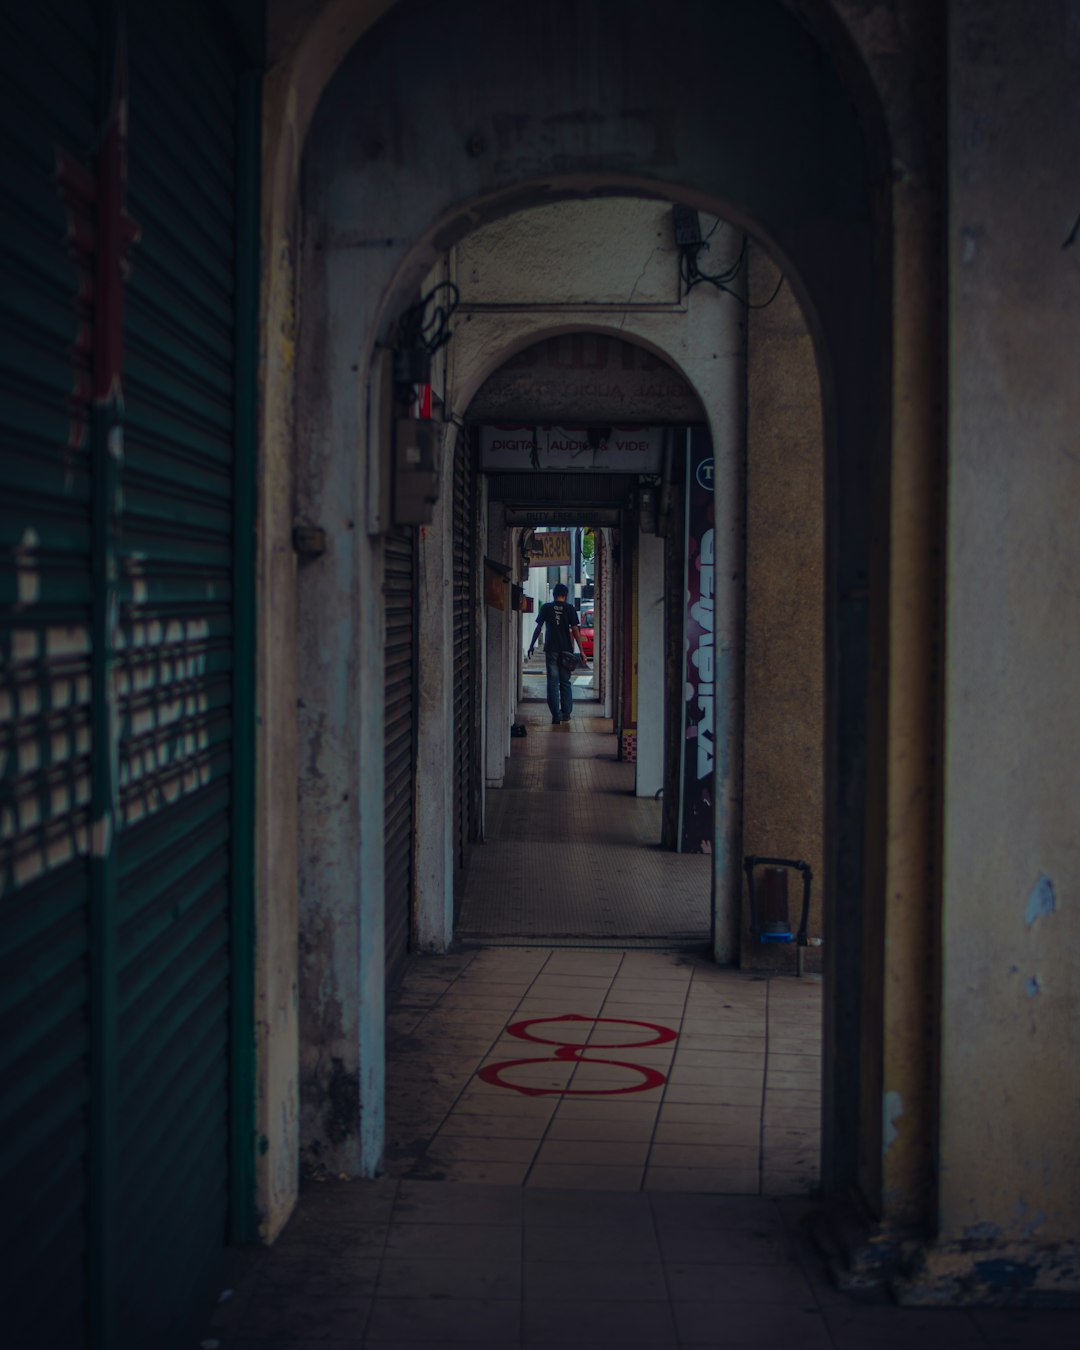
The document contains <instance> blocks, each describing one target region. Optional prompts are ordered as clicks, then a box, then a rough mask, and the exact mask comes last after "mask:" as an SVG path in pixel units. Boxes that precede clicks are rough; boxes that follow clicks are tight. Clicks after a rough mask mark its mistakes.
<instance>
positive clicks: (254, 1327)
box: [243, 1291, 373, 1342]
mask: <svg viewBox="0 0 1080 1350" xmlns="http://www.w3.org/2000/svg"><path fill="white" fill-rule="evenodd" d="M372 1304H373V1300H372V1298H371V1296H369V1295H362V1294H335V1295H329V1294H320V1295H318V1296H315V1295H309V1296H305V1297H297V1296H295V1295H294V1294H291V1293H282V1294H279V1293H266V1292H261V1291H260V1293H259V1295H258V1297H256V1298H254V1299H253V1300H252V1302H251V1305H250V1307H249V1308H248V1310H247V1315H246V1316H245V1318H244V1323H243V1335H244V1336H245V1337H250V1338H252V1339H254V1340H258V1339H259V1338H262V1339H264V1340H265V1339H272V1340H275V1341H277V1340H286V1339H288V1338H293V1339H295V1340H298V1341H304V1342H306V1341H315V1340H332V1339H335V1338H336V1339H339V1340H345V1341H347V1340H348V1339H349V1338H357V1339H358V1338H360V1337H361V1336H362V1335H363V1334H364V1328H365V1326H366V1324H367V1321H368V1316H369V1313H370V1311H371V1308H372Z"/></svg>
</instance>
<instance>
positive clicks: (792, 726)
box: [740, 248, 829, 972]
mask: <svg viewBox="0 0 1080 1350" xmlns="http://www.w3.org/2000/svg"><path fill="white" fill-rule="evenodd" d="M776 281H777V269H776V267H775V265H774V264H773V263H772V262H771V261H770V260H769V259H768V257H767V256H765V255H764V254H762V252H761V250H759V249H757V248H754V249H753V250H752V252H751V262H750V272H749V289H748V295H749V299H750V301H751V303H753V304H763V303H764V302H765V301H767V300H768V298H769V296H770V295H771V294H772V292H773V289H774V287H775V285H776ZM746 322H747V328H748V333H747V355H746V365H747V413H746V417H747V432H746V682H745V690H746V692H745V701H744V739H743V849H744V852H745V853H755V854H759V855H763V856H771V857H782V858H796V859H798V858H801V859H804V860H805V861H806V862H808V863H809V864H810V866H811V868H812V869H813V874H814V876H813V885H812V889H811V911H810V923H809V927H808V932H809V935H810V937H811V938H815V937H817V938H819V939H820V938H821V936H822V933H823V901H822V897H823V896H824V894H825V891H826V888H827V887H828V885H829V877H828V876H827V874H826V873H825V870H824V842H825V841H824V829H825V576H824V572H825V447H824V432H823V427H822V420H821V389H820V383H819V380H818V374H817V365H816V362H815V359H814V349H813V344H812V342H811V340H810V334H809V332H808V330H807V327H806V322H805V320H804V318H803V315H802V311H801V310H800V308H799V305H798V302H797V301H796V299H795V297H794V296H793V295H792V293H791V290H790V288H789V287H788V286H787V285H782V286H781V287H780V290H779V291H778V292H777V294H776V298H775V300H773V302H772V303H771V304H770V305H768V307H767V308H765V309H758V310H750V311H748V313H747V319H746ZM788 900H789V906H790V914H791V922H792V926H793V928H794V927H796V926H797V924H798V916H799V906H800V905H801V902H802V886H801V882H800V878H799V875H798V873H796V872H789V875H788ZM748 911H749V907H748V906H746V907H744V911H743V923H742V948H741V952H740V960H741V964H742V965H743V966H745V967H750V968H754V969H773V970H783V971H788V972H791V971H793V970H794V968H795V954H794V951H793V949H792V948H791V947H786V946H779V945H776V944H766V943H751V941H750V923H749V912H748ZM818 957H819V953H817V952H816V951H815V950H814V949H810V951H809V952H808V954H807V961H806V968H807V969H808V970H814V969H819V968H820V960H819V959H817V958H818Z"/></svg>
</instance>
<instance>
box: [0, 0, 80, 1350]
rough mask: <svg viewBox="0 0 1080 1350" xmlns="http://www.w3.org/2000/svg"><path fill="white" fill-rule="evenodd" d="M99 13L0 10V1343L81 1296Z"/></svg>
mask: <svg viewBox="0 0 1080 1350" xmlns="http://www.w3.org/2000/svg"><path fill="white" fill-rule="evenodd" d="M95 10H96V7H95V6H93V5H90V4H82V5H80V4H64V5H63V6H62V8H60V7H58V6H56V5H53V4H50V3H47V2H46V3H39V4H35V5H23V6H19V7H15V6H8V7H6V9H5V13H4V18H3V21H2V28H0V72H2V77H0V120H2V122H3V125H4V131H5V136H4V144H3V148H2V149H0V173H2V174H3V180H4V184H5V192H4V199H3V203H2V206H0V230H2V231H3V238H4V248H3V249H2V250H0V549H3V550H4V552H5V553H6V554H7V562H8V566H7V567H5V568H4V569H3V577H4V581H3V584H2V586H0V606H2V609H3V613H2V617H0V1073H2V1075H3V1081H4V1083H5V1084H6V1085H8V1090H6V1091H5V1092H4V1093H3V1094H0V1138H2V1139H3V1141H4V1146H3V1149H2V1150H0V1187H2V1189H3V1194H4V1205H3V1214H2V1217H0V1266H2V1267H3V1269H4V1287H5V1289H6V1290H10V1291H11V1292H10V1294H9V1295H8V1296H7V1297H5V1299H4V1310H5V1311H4V1316H5V1325H4V1338H5V1341H6V1342H7V1343H9V1344H12V1345H20V1346H27V1347H31V1346H45V1345H64V1346H65V1347H71V1350H79V1347H81V1346H83V1344H84V1317H85V1299H86V1277H85V1258H86V1204H87V1174H86V1158H87V1150H88V1146H89V1143H88V1122H87V1104H88V1097H89V1068H88V1053H89V1028H88V987H89V979H88V960H87V951H88V933H87V920H88V879H87V866H86V852H87V836H88V831H87V809H86V804H87V801H88V798H89V775H90V721H89V705H90V653H89V630H90V618H91V611H90V604H91V584H90V505H89V502H90V488H89V481H90V480H89V462H88V451H87V443H86V422H85V417H82V418H80V416H79V415H77V414H75V413H74V411H73V409H72V408H71V406H70V397H71V393H72V389H73V387H74V385H75V381H76V374H77V369H78V364H77V361H76V357H75V353H74V347H75V344H76V339H77V336H78V323H79V319H78V315H77V311H76V292H77V288H78V276H77V273H76V269H75V266H74V263H73V260H72V257H71V256H70V254H69V251H68V242H67V232H68V221H67V214H66V210H65V207H64V203H63V201H62V200H61V197H60V194H59V192H58V190H57V185H56V181H55V172H56V148H57V146H62V147H63V148H65V149H67V150H68V151H69V152H71V153H72V154H74V155H76V156H84V155H85V154H86V152H87V150H88V149H89V147H90V145H91V144H92V142H93V139H94V135H95V129H96V120H95V119H96V109H95V100H96V79H97V30H96V12H95ZM84 368H85V367H84ZM12 563H13V564H14V566H12Z"/></svg>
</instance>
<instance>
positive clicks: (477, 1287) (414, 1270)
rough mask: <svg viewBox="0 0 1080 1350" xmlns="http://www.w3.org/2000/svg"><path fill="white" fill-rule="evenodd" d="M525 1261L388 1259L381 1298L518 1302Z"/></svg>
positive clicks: (383, 1268)
mask: <svg viewBox="0 0 1080 1350" xmlns="http://www.w3.org/2000/svg"><path fill="white" fill-rule="evenodd" d="M521 1270H522V1266H521V1258H520V1256H515V1257H514V1258H513V1259H506V1260H492V1259H490V1258H485V1259H484V1260H477V1261H462V1260H457V1259H456V1258H450V1259H446V1258H444V1259H440V1260H432V1259H425V1258H422V1257H421V1258H413V1259H404V1260H403V1259H399V1258H393V1257H388V1258H387V1259H386V1260H385V1261H384V1262H383V1263H382V1270H381V1271H380V1274H379V1285H378V1296H379V1297H380V1298H453V1299H459V1298H469V1299H490V1298H498V1299H517V1298H520V1296H521V1290H522V1283H521Z"/></svg>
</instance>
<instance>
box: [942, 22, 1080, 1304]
mask: <svg viewBox="0 0 1080 1350" xmlns="http://www.w3.org/2000/svg"><path fill="white" fill-rule="evenodd" d="M949 10H950V35H949V53H950V68H951V72H952V87H951V99H950V119H951V126H952V151H953V154H952V163H951V169H950V179H949V185H950V197H951V222H950V236H949V259H950V275H951V294H950V349H951V355H952V366H951V368H952V386H951V399H950V427H949V432H950V456H949V461H950V474H949V505H948V526H949V532H948V565H949V596H948V630H947V663H948V666H947V668H948V701H947V706H946V749H947V758H946V801H945V912H944V969H943V989H942V1004H943V1006H942V1031H943V1037H942V1041H943V1044H942V1085H941V1093H942V1100H941V1141H940V1173H941V1187H940V1224H941V1238H942V1241H943V1242H944V1243H959V1242H961V1241H964V1240H967V1241H973V1242H974V1243H975V1244H976V1255H974V1256H971V1257H968V1258H967V1259H966V1260H964V1261H961V1262H959V1263H958V1264H960V1265H962V1266H967V1267H968V1272H967V1273H968V1275H969V1276H971V1275H972V1274H973V1277H974V1280H975V1281H976V1282H977V1283H978V1284H980V1285H981V1286H982V1287H983V1288H984V1289H985V1290H986V1291H987V1292H992V1291H993V1287H994V1283H995V1281H997V1283H998V1289H999V1293H1000V1292H1004V1291H1005V1290H1006V1289H1008V1287H1009V1286H1010V1284H1011V1285H1013V1286H1014V1287H1016V1288H1017V1289H1022V1288H1023V1287H1024V1286H1025V1285H1027V1284H1030V1282H1032V1281H1034V1282H1035V1283H1036V1284H1037V1285H1038V1286H1039V1287H1046V1288H1052V1287H1053V1285H1054V1282H1055V1279H1059V1280H1061V1281H1062V1282H1067V1283H1068V1284H1069V1286H1070V1287H1071V1288H1072V1289H1073V1290H1074V1291H1078V1290H1080V1249H1078V1245H1077V1243H1078V1237H1080V1142H1078V1141H1080V975H1078V971H1080V966H1078V961H1077V951H1078V950H1080V828H1078V822H1080V773H1078V771H1077V763H1078V758H1080V704H1078V702H1077V698H1076V691H1077V690H1078V689H1080V582H1078V578H1080V449H1078V439H1077V428H1078V426H1080V383H1078V381H1077V377H1076V353H1077V338H1078V336H1080V243H1073V244H1070V245H1069V246H1068V247H1063V244H1064V242H1065V241H1066V239H1068V238H1074V237H1075V232H1074V222H1075V221H1076V218H1077V212H1078V211H1080V184H1078V182H1077V178H1076V174H1075V173H1074V172H1070V166H1073V167H1075V165H1076V164H1077V162H1078V160H1080V80H1078V79H1077V70H1078V63H1080V12H1078V10H1077V7H1076V5H1075V4H1070V3H1066V2H1065V0H1048V2H1047V3H1045V4H1040V5H1038V6H1034V7H1033V6H1025V7H1020V6H1016V5H1014V4H1010V3H1008V0H995V2H993V3H984V4H979V5H971V4H965V3H959V0H954V2H953V3H952V4H950V7H949ZM1071 232H1073V233H1071ZM1036 1243H1037V1244H1054V1243H1061V1244H1064V1245H1063V1248H1062V1250H1061V1251H1060V1252H1059V1253H1057V1254H1056V1256H1055V1254H1054V1253H1053V1251H1052V1249H1050V1248H1049V1247H1047V1248H1044V1249H1043V1250H1042V1251H1040V1252H1039V1253H1038V1254H1036V1253H1034V1252H1033V1251H1032V1244H1036ZM979 1244H982V1245H983V1247H984V1250H983V1251H982V1252H981V1253H979V1251H978V1246H979ZM1014 1244H1018V1245H1019V1247H1020V1248H1021V1249H1026V1252H1025V1254H1023V1255H1021V1257H1020V1259H1019V1265H1018V1267H1017V1269H1015V1270H1014V1271H1011V1272H1010V1271H1009V1270H1007V1269H1005V1268H1004V1267H1002V1266H1001V1265H1000V1264H998V1265H995V1264H994V1261H995V1259H997V1258H1000V1256H1001V1255H1002V1251H1001V1248H1002V1247H1004V1249H1005V1252H1006V1253H1007V1252H1009V1251H1010V1249H1012V1248H1013V1245H1014ZM1013 1254H1014V1255H1015V1252H1014V1253H1013ZM980 1262H985V1265H982V1266H980ZM971 1263H974V1272H972V1271H971V1269H970V1266H971Z"/></svg>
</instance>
